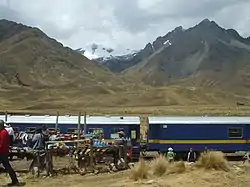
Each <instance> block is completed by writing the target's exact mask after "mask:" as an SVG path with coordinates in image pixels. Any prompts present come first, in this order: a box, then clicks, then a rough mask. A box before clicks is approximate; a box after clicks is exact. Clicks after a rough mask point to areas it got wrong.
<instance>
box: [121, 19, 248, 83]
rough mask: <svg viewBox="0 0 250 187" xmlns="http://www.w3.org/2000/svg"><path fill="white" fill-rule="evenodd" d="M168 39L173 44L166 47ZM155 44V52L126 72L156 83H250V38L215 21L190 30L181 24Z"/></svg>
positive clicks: (138, 78)
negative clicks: (183, 27)
mask: <svg viewBox="0 0 250 187" xmlns="http://www.w3.org/2000/svg"><path fill="white" fill-rule="evenodd" d="M166 41H168V42H169V43H171V45H168V46H166V47H165V46H164V42H166ZM152 46H153V49H154V51H155V52H153V53H152V54H151V55H150V56H149V57H148V58H144V60H142V61H141V62H139V63H137V64H136V65H135V66H133V67H130V68H128V69H127V70H125V71H124V74H125V76H129V77H133V78H135V79H137V81H140V82H143V83H145V84H150V85H154V86H163V85H168V84H170V83H171V84H173V83H177V84H179V83H185V85H187V84H190V85H193V86H194V85H199V86H200V85H202V86H208V85H209V86H216V85H217V86H222V85H224V86H228V87H230V86H233V85H234V86H235V85H236V86H244V87H249V86H250V83H249V80H250V43H249V39H247V38H243V37H241V36H240V35H239V34H238V32H237V31H235V30H233V29H224V28H222V27H220V26H219V25H218V24H216V23H215V22H214V21H210V20H208V19H205V20H203V21H202V22H200V23H199V24H197V25H196V26H194V27H192V28H189V29H187V30H184V29H182V28H181V27H178V28H176V29H175V30H174V31H172V32H170V33H168V34H167V35H165V36H163V37H159V38H157V39H156V41H155V42H153V44H152Z"/></svg>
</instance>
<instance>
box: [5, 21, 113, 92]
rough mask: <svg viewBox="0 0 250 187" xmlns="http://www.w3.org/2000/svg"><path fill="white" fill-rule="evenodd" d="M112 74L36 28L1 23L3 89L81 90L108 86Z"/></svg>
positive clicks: (12, 23)
mask: <svg viewBox="0 0 250 187" xmlns="http://www.w3.org/2000/svg"><path fill="white" fill-rule="evenodd" d="M113 76H114V75H113V74H112V73H110V72H109V71H108V70H107V69H106V68H104V67H103V66H101V65H100V64H99V63H97V62H95V61H91V60H89V59H87V58H86V57H84V56H83V55H80V54H79V53H77V52H75V51H74V50H72V49H70V48H68V47H64V46H63V45H62V44H61V43H59V42H57V41H56V40H54V39H52V38H49V37H48V36H47V35H46V34H44V33H43V32H42V31H41V30H39V29H37V28H32V27H27V26H24V25H22V24H17V23H15V22H11V21H7V20H0V83H1V87H2V88H5V87H20V86H21V87H31V88H46V87H53V88H56V87H72V88H75V87H80V88H84V87H86V86H93V85H95V86H96V85H100V84H102V83H103V84H105V82H107V81H109V80H114V79H113Z"/></svg>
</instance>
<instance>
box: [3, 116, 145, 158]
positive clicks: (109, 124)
mask: <svg viewBox="0 0 250 187" xmlns="http://www.w3.org/2000/svg"><path fill="white" fill-rule="evenodd" d="M0 119H2V120H4V121H6V122H7V123H8V124H10V125H11V126H12V127H13V129H14V132H15V133H18V132H20V131H23V132H27V133H30V132H34V130H35V129H36V128H37V127H38V126H42V125H46V127H47V129H48V130H49V131H55V130H56V131H57V132H60V133H61V134H74V135H76V134H78V124H79V122H80V132H81V134H84V130H85V131H86V134H89V133H94V134H99V133H100V134H103V138H104V139H105V141H107V142H111V141H113V139H115V138H117V137H118V132H119V131H123V132H124V133H125V138H126V139H129V140H130V143H131V150H130V151H129V153H130V155H131V159H132V160H138V159H139V156H140V141H139V139H140V117H137V116H125V117H123V116H86V129H84V122H85V121H84V116H81V118H79V117H78V116H70V115H68V116H49V115H45V116H29V115H25V116H22V115H20V116H19V115H7V116H3V115H2V116H0ZM56 124H57V125H56Z"/></svg>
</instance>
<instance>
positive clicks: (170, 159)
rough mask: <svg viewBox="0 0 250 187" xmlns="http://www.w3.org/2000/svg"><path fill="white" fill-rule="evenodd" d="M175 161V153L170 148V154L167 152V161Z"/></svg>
mask: <svg viewBox="0 0 250 187" xmlns="http://www.w3.org/2000/svg"><path fill="white" fill-rule="evenodd" d="M174 159H175V153H174V150H173V148H172V147H169V148H168V152H167V160H168V161H169V162H170V163H171V162H173V161H174Z"/></svg>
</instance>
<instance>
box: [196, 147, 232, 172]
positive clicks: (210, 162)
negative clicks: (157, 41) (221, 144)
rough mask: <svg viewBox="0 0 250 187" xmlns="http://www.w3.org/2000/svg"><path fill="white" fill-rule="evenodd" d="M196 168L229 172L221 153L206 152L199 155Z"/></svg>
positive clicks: (226, 162)
mask: <svg viewBox="0 0 250 187" xmlns="http://www.w3.org/2000/svg"><path fill="white" fill-rule="evenodd" d="M196 166H197V167H202V168H205V169H215V170H223V171H229V170H230V167H229V164H228V161H227V159H226V157H225V156H224V154H223V153H222V152H221V151H208V152H204V153H202V154H201V155H200V157H199V160H198V162H197V163H196Z"/></svg>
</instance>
